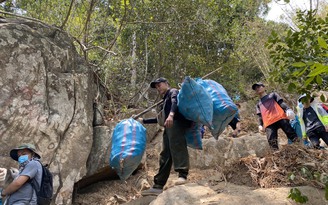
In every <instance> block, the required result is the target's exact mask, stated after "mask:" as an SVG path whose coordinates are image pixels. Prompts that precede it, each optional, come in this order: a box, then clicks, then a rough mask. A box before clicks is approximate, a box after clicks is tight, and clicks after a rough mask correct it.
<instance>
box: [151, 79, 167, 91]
mask: <svg viewBox="0 0 328 205" xmlns="http://www.w3.org/2000/svg"><path fill="white" fill-rule="evenodd" d="M166 82H167V80H166V79H165V78H163V77H160V78H157V79H156V80H154V81H153V82H151V83H150V87H151V88H156V84H158V83H166Z"/></svg>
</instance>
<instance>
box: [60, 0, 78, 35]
mask: <svg viewBox="0 0 328 205" xmlns="http://www.w3.org/2000/svg"><path fill="white" fill-rule="evenodd" d="M74 1H75V0H72V1H71V4H70V5H69V10H68V12H67V15H66V18H65V20H64V22H63V24H62V25H61V27H60V29H63V28H64V26H65V25H66V23H67V21H68V18H69V16H70V15H71V11H72V8H73V4H74Z"/></svg>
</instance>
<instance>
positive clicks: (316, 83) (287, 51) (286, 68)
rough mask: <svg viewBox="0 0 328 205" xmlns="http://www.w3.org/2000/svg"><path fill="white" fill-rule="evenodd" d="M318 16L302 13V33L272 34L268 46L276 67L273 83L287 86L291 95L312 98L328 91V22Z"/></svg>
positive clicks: (273, 73) (273, 72) (300, 31)
mask: <svg viewBox="0 0 328 205" xmlns="http://www.w3.org/2000/svg"><path fill="white" fill-rule="evenodd" d="M315 12H316V11H315V10H311V11H308V12H305V11H304V12H298V13H297V21H298V22H299V25H298V28H299V30H297V31H292V30H291V29H289V30H288V31H287V33H284V34H281V33H280V34H279V35H278V33H276V32H272V34H271V36H270V38H269V41H268V43H267V48H269V49H270V50H271V51H270V57H271V59H272V62H273V63H274V65H275V68H274V69H273V70H272V71H271V73H270V74H271V80H274V81H278V82H279V83H287V84H288V89H289V91H293V92H297V93H308V94H310V93H311V92H313V91H315V90H321V89H326V88H327V87H328V82H327V80H328V76H327V73H328V65H327V53H328V46H327V39H328V35H327V34H328V22H327V21H328V18H325V19H322V18H318V17H316V16H315Z"/></svg>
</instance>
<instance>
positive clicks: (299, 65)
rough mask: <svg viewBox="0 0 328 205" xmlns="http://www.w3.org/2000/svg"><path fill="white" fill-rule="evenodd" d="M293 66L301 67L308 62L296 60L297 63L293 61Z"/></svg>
mask: <svg viewBox="0 0 328 205" xmlns="http://www.w3.org/2000/svg"><path fill="white" fill-rule="evenodd" d="M292 66H294V67H297V68H300V67H304V66H306V63H303V62H296V63H293V64H292Z"/></svg>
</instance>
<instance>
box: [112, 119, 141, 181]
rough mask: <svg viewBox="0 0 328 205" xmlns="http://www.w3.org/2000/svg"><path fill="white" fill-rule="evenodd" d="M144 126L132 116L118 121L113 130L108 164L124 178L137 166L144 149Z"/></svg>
mask: <svg viewBox="0 0 328 205" xmlns="http://www.w3.org/2000/svg"><path fill="white" fill-rule="evenodd" d="M146 143H147V136H146V128H145V127H144V126H143V125H142V124H141V123H139V122H138V121H136V120H134V119H133V118H129V119H125V120H122V121H121V122H119V123H118V124H117V125H116V127H115V129H114V132H113V136H112V149H111V154H110V162H109V164H110V166H111V167H112V168H113V169H115V171H116V173H117V174H118V176H119V177H120V179H121V180H126V179H127V178H128V177H129V176H131V174H132V173H133V171H134V170H136V169H137V167H138V166H139V164H140V162H141V159H142V156H143V154H144V152H145V149H146Z"/></svg>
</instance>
